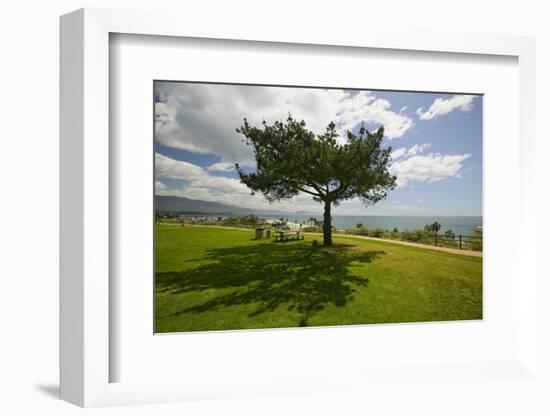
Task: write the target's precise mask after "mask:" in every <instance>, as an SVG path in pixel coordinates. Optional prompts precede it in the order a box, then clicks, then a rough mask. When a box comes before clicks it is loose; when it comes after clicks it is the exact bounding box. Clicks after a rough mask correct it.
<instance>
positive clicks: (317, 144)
mask: <svg viewBox="0 0 550 416" xmlns="http://www.w3.org/2000/svg"><path fill="white" fill-rule="evenodd" d="M237 132H239V133H241V134H243V135H244V136H245V139H244V141H245V143H246V144H247V145H250V146H252V147H253V148H254V154H255V157H256V164H257V167H256V171H255V172H249V173H247V172H245V170H243V169H242V168H241V167H240V166H239V165H238V164H237V165H236V167H237V171H238V173H239V176H240V179H241V181H242V182H243V183H244V184H246V185H247V186H248V187H249V188H250V189H251V190H252V193H254V192H261V193H262V194H263V196H264V197H265V198H266V199H267V200H268V201H270V202H274V201H278V200H283V199H289V198H292V197H294V196H296V195H298V194H299V193H300V192H303V193H305V194H309V195H311V196H312V197H313V199H314V200H315V201H317V202H320V203H323V204H324V221H323V242H324V244H325V245H330V244H332V234H331V205H338V204H339V203H340V202H341V201H345V200H348V199H352V198H359V199H360V200H361V201H362V202H363V204H364V205H372V204H374V203H376V202H378V201H380V200H382V199H384V198H385V197H386V196H387V192H388V191H389V190H391V189H393V188H394V187H395V179H396V178H395V176H393V175H391V174H390V172H389V171H388V167H389V166H388V165H389V162H390V153H391V147H386V148H383V147H382V138H383V136H384V128H383V127H380V128H379V129H378V130H376V131H375V132H369V131H367V130H366V129H365V128H364V127H361V128H360V129H359V134H358V135H355V134H353V133H352V132H351V131H348V132H347V136H346V138H345V141H344V143H341V142H340V141H339V140H338V138H339V136H338V133H337V131H336V126H335V124H334V123H333V122H330V124H329V125H328V127H327V128H326V131H325V132H324V133H323V134H321V135H315V134H314V133H313V132H311V131H310V130H308V129H307V128H306V123H305V122H304V121H303V120H302V121H298V120H296V119H294V118H293V117H292V116H291V115H289V116H288V118H287V119H286V121H284V122H283V121H276V122H275V123H273V124H272V125H269V124H267V123H266V122H265V121H264V122H263V123H262V126H261V127H255V126H251V125H250V124H249V123H248V121H247V119H245V120H244V124H243V125H242V126H241V127H240V128H238V129H237Z"/></svg>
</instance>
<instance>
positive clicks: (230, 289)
mask: <svg viewBox="0 0 550 416" xmlns="http://www.w3.org/2000/svg"><path fill="white" fill-rule="evenodd" d="M152 99H153V109H154V110H153V117H154V134H153V136H154V137H153V146H154V195H152V196H151V197H152V198H153V200H154V211H155V215H154V224H152V226H154V253H153V254H154V276H153V278H154V297H155V298H154V332H155V333H178V332H196V331H228V330H255V329H276V328H299V327H329V326H341V325H368V324H397V323H421V322H442V321H445V322H448V321H473V320H482V319H483V302H482V300H483V255H482V253H483V214H482V212H483V95H482V94H477V93H473V92H433V91H398V90H380V89H361V88H334V87H331V86H289V85H254V84H229V83H212V82H188V81H175V80H155V81H154V82H153V97H152Z"/></svg>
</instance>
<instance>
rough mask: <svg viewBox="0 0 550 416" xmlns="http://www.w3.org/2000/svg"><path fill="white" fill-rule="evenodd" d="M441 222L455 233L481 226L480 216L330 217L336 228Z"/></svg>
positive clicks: (296, 217) (301, 218)
mask: <svg viewBox="0 0 550 416" xmlns="http://www.w3.org/2000/svg"><path fill="white" fill-rule="evenodd" d="M260 217H261V218H265V219H279V218H281V217H283V218H285V219H288V221H289V222H294V223H298V224H302V223H303V224H307V221H308V220H309V219H310V218H311V217H315V218H317V219H318V220H320V221H321V220H322V219H323V216H322V215H312V214H284V215H260ZM435 221H437V222H439V223H440V224H441V230H440V233H444V232H445V231H447V230H452V231H453V232H454V233H455V234H457V235H458V234H462V235H472V234H473V232H472V228H474V227H476V226H482V225H483V222H482V217H457V216H393V215H391V216H390V215H359V216H352V215H334V216H333V217H332V225H333V226H334V227H336V228H337V229H338V230H341V229H345V228H355V227H356V226H357V224H363V226H364V227H367V228H376V227H380V228H383V229H388V230H390V231H391V230H393V229H394V228H397V229H399V231H406V230H409V231H412V230H417V229H422V230H423V229H424V226H425V225H427V224H432V223H433V222H435Z"/></svg>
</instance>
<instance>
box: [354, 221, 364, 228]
mask: <svg viewBox="0 0 550 416" xmlns="http://www.w3.org/2000/svg"><path fill="white" fill-rule="evenodd" d="M355 228H363V223H362V222H360V223H358V224H357V225H356V226H355Z"/></svg>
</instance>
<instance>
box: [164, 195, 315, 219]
mask: <svg viewBox="0 0 550 416" xmlns="http://www.w3.org/2000/svg"><path fill="white" fill-rule="evenodd" d="M155 204H156V207H155V208H156V211H157V212H158V213H165V214H220V215H246V214H260V215H261V214H264V215H279V214H286V215H288V214H289V213H288V212H286V211H278V210H256V209H252V208H243V207H238V206H235V205H229V204H222V203H220V202H211V201H201V200H198V199H190V198H184V197H181V196H172V195H156V196H155ZM303 213H305V214H307V212H303Z"/></svg>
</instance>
